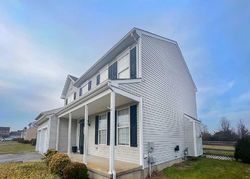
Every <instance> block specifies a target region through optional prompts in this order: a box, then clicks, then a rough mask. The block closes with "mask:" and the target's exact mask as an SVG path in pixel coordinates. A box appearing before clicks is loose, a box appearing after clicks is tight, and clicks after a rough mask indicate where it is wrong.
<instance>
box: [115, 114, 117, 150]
mask: <svg viewBox="0 0 250 179" xmlns="http://www.w3.org/2000/svg"><path fill="white" fill-rule="evenodd" d="M116 136H117V110H115V145H116V142H117V139H116Z"/></svg>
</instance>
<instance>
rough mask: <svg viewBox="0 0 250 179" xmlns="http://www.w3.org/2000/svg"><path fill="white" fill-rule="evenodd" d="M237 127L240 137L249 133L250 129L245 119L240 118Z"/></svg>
mask: <svg viewBox="0 0 250 179" xmlns="http://www.w3.org/2000/svg"><path fill="white" fill-rule="evenodd" d="M237 127H238V135H239V138H242V137H244V136H247V135H249V131H248V129H247V127H246V125H245V123H244V121H243V120H239V122H238V126H237Z"/></svg>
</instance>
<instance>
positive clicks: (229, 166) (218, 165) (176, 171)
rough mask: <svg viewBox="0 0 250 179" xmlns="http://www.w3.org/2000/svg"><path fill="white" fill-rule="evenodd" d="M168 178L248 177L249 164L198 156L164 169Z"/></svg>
mask: <svg viewBox="0 0 250 179" xmlns="http://www.w3.org/2000/svg"><path fill="white" fill-rule="evenodd" d="M164 174H165V175H166V176H167V178H169V179H214V178H215V179H216V178H219V179H235V178H237V179H241V178H250V164H244V163H241V162H236V161H225V160H215V159H206V158H199V159H197V160H189V161H185V162H183V163H180V164H176V165H174V166H172V167H169V168H166V169H164Z"/></svg>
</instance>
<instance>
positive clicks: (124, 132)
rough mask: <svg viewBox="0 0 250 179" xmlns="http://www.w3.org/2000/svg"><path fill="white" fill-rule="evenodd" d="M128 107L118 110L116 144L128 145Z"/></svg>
mask: <svg viewBox="0 0 250 179" xmlns="http://www.w3.org/2000/svg"><path fill="white" fill-rule="evenodd" d="M129 126H130V122H129V108H126V109H122V110H119V111H118V121H117V134H118V145H129V137H130V136H129Z"/></svg>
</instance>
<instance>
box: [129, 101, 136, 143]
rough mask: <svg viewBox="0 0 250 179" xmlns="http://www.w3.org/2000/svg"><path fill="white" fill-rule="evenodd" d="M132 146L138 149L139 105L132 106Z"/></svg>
mask: <svg viewBox="0 0 250 179" xmlns="http://www.w3.org/2000/svg"><path fill="white" fill-rule="evenodd" d="M130 146H131V147H137V105H133V106H130Z"/></svg>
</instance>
